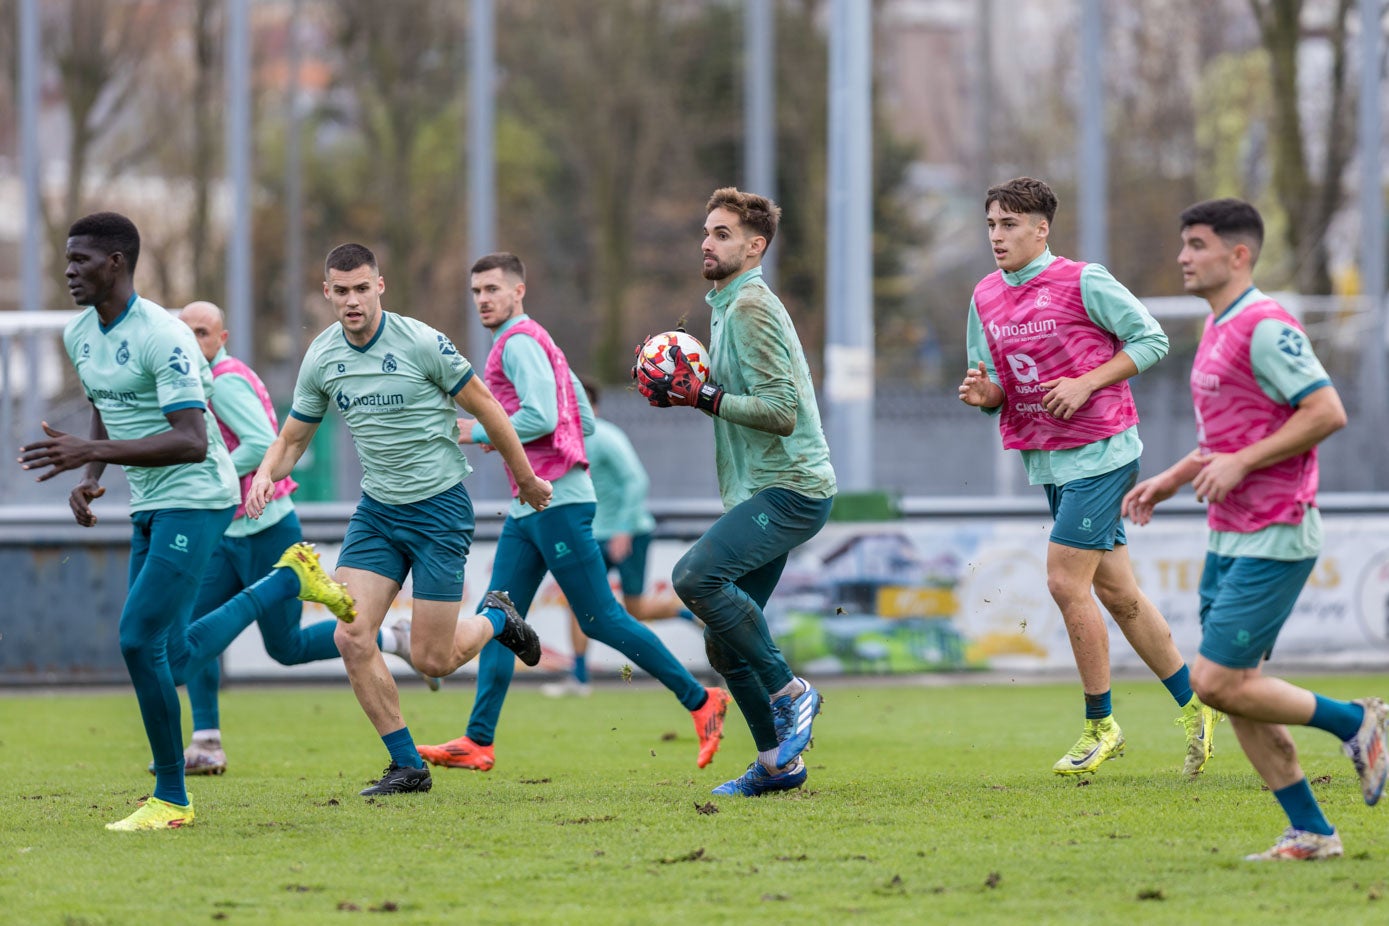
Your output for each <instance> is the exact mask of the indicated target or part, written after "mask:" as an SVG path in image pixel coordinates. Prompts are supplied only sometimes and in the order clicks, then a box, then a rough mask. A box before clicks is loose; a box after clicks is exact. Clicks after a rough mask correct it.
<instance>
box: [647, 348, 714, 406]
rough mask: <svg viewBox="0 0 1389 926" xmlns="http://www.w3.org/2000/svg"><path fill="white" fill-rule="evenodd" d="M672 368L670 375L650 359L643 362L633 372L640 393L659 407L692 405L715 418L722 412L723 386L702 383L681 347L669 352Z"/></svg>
mask: <svg viewBox="0 0 1389 926" xmlns="http://www.w3.org/2000/svg"><path fill="white" fill-rule="evenodd" d="M669 357H670V362H671V365H672V366H673V367H674V369H673V370H671V372H669V373H667V372H665V371H664V370H662V369H661V368H660V366H658V365H657V364H656V362H655V361H653V360H650V359H642V360H641V361H640V362H638V363H637V365H636V366H635V367H634V368H633V369H632V375H633V376H634V377H635V378H636V381H637V391H638V392H640V393H641V394H642V395H644V396H646V401H647V402H649V403H651V404H652V405H655V406H657V407H659V408H670V407H671V406H672V405H688V406H690V407H691V408H698V409H702V410H704V411H706V412H708V413H709V414H711V415H717V414H718V413H719V406H720V405H721V404H722V403H723V387H722V386H720V385H718V384H717V383H706V382H702V381H701V380H700V378H699V374H698V373H696V372H695V369H694V367H692V366H690V361H689V360H688V359H687V358H686V357H685V352H684V351H682V350H681V349H680V348H679V347H678V346H677V347H672V348H671V349H670V352H669Z"/></svg>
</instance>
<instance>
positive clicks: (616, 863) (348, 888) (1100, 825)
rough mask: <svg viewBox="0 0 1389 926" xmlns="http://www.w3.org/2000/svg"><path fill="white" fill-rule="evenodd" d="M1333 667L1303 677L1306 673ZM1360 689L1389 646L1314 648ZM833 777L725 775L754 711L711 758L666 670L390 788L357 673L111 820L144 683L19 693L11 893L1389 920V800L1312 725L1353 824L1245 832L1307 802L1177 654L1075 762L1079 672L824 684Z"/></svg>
mask: <svg viewBox="0 0 1389 926" xmlns="http://www.w3.org/2000/svg"><path fill="white" fill-rule="evenodd" d="M1305 683H1306V682H1305ZM1310 684H1311V685H1313V686H1314V687H1315V688H1316V689H1317V690H1321V691H1324V692H1326V693H1328V694H1332V695H1336V696H1341V697H1355V696H1360V695H1363V694H1367V693H1378V694H1381V695H1383V694H1386V693H1389V680H1386V679H1385V678H1383V677H1374V678H1354V677H1338V678H1330V679H1313V680H1310ZM404 689H405V690H404V693H403V696H402V698H403V702H404V708H405V712H406V718H407V721H408V723H409V724H410V728H411V730H412V732H414V734H415V736H416V738H417V739H418V740H421V741H424V742H437V741H442V740H444V739H447V738H449V737H451V736H455V735H458V734H460V733H461V732H462V729H463V724H464V722H465V717H466V713H467V710H468V708H469V707H470V705H471V696H472V692H471V686H470V685H469V684H467V683H459V684H453V685H451V686H447V687H445V689H444V691H443V692H441V693H439V694H431V693H429V692H427V691H425V690H424V689H423V688H422V687H417V686H416V685H415V684H412V683H405V685H404ZM825 694H826V698H827V701H826V707H825V713H824V714H823V715H822V717H821V719H820V721H819V722H818V723H817V725H816V734H817V737H816V738H817V743H816V746H815V748H814V749H812V750H811V751H810V752H809V753H807V761H808V763H809V766H810V780H809V782H808V784H807V787H806V788H805V789H804V790H802V791H799V792H792V793H789V794H785V795H777V796H771V797H766V798H761V799H757V800H748V799H735V798H727V797H719V798H714V797H712V796H711V795H710V794H709V788H710V787H712V786H713V785H715V784H718V783H719V782H721V781H723V780H724V779H726V778H729V777H733V776H734V775H736V774H738V773H739V772H741V770H742V768H743V767H744V766H745V765H746V763H747V762H748V761H750V760H751V758H752V755H753V753H752V744H751V740H750V738H749V737H748V734H747V730H746V727H745V726H744V724H743V723H742V719H741V717H740V716H738V715H737V714H736V711H735V712H732V713H731V714H730V723H729V726H728V736H727V738H726V739H725V741H724V747H723V750H722V751H721V752H720V753H719V755H718V757H717V758H716V760H715V762H714V764H713V765H712V766H711V767H710V768H708V769H704V770H696V769H695V767H694V755H695V738H694V731H693V727H692V725H691V724H690V722H689V719H688V715H686V714H685V713H684V712H683V711H681V710H680V709H679V707H678V705H677V704H676V703H675V701H674V700H673V699H672V698H671V697H670V696H669V695H667V694H666V693H665V692H664V691H662V690H660V689H656V688H653V687H650V686H648V685H646V684H640V683H639V684H634V685H629V686H624V685H621V684H617V685H615V686H614V687H610V688H604V689H600V690H599V691H598V692H597V693H595V694H594V696H593V697H592V698H590V699H588V700H584V701H577V700H569V701H549V700H546V699H544V698H542V697H541V696H540V695H539V694H538V693H537V692H536V691H535V690H534V689H533V688H529V687H526V686H524V685H522V684H520V683H518V684H517V686H515V687H514V688H513V691H512V695H511V697H510V699H509V700H508V704H507V708H506V712H505V714H504V716H503V724H502V729H501V738H500V740H499V742H498V762H497V767H496V768H495V769H494V770H493V771H491V772H489V773H486V774H479V773H475V772H459V771H448V770H438V769H436V770H435V784H434V790H433V792H432V793H430V794H428V795H412V796H404V797H396V798H392V799H385V800H377V801H368V800H365V799H363V798H360V797H358V796H357V791H358V790H359V789H360V788H361V787H363V786H364V784H365V783H366V781H367V780H368V779H369V778H372V777H375V776H376V773H378V772H379V771H380V769H381V767H382V766H384V765H385V763H386V758H385V752H384V749H383V748H382V747H381V745H380V741H379V740H378V739H377V738H376V736H375V734H374V733H373V732H372V730H371V729H370V727H369V725H368V724H367V722H366V720H365V718H364V717H363V716H362V714H361V712H360V710H359V709H358V707H357V704H356V702H355V700H354V699H353V697H352V693H351V691H350V690H349V689H348V688H347V686H346V685H345V684H344V685H343V686H342V687H340V688H338V687H333V688H327V687H325V688H279V689H254V688H235V689H232V690H229V691H227V692H226V693H225V694H224V696H223V701H222V723H223V734H224V739H225V742H226V745H227V747H228V753H229V758H230V765H229V772H228V774H227V775H226V776H224V777H221V778H203V779H198V778H194V779H191V780H190V793H191V795H192V797H193V801H194V804H195V807H196V810H197V814H198V817H197V825H195V826H193V827H190V828H187V829H184V830H179V831H176V832H168V833H150V834H118V833H110V832H107V831H106V830H105V829H104V828H103V824H104V823H106V822H108V821H110V820H115V819H118V818H120V817H122V816H125V815H126V814H127V813H128V812H129V811H130V810H131V809H132V807H133V805H134V802H135V801H136V800H137V799H138V798H140V797H141V796H143V795H145V794H147V793H149V789H150V787H151V782H152V779H151V778H150V777H149V776H148V775H146V773H145V772H144V767H145V764H146V763H147V762H148V760H149V755H148V749H147V746H146V745H145V741H144V736H143V732H142V729H141V727H140V726H139V720H138V715H137V712H136V707H135V700H134V696H133V694H130V693H114V694H105V693H99V694H93V693H86V692H83V691H81V690H75V691H70V692H61V693H57V694H39V693H33V692H9V693H0V790H2V791H3V803H4V808H5V809H4V820H3V825H0V859H3V864H0V922H4V923H14V924H64V926H76V924H99V923H101V924H108V923H109V924H127V923H129V924H146V923H159V924H182V923H257V924H261V923H287V924H288V923H292V924H312V923H354V922H365V923H392V924H406V923H464V924H474V923H476V924H484V923H486V924H494V923H562V924H571V923H595V924H625V923H652V924H665V923H698V924H719V923H735V922H736V923H787V924H797V926H799V924H819V923H844V922H871V923H954V922H969V923H972V924H987V923H1028V924H1045V923H1067V924H1088V923H1095V924H1101V923H1103V924H1113V923H1125V922H1128V923H1135V924H1139V923H1141V924H1149V923H1182V924H1200V923H1221V924H1244V923H1250V924H1255V923H1257V924H1263V923H1284V922H1311V921H1314V920H1315V921H1322V922H1327V923H1335V924H1357V923H1384V922H1389V897H1386V896H1384V895H1385V894H1386V893H1387V892H1389V867H1387V866H1386V864H1385V863H1386V860H1387V859H1389V807H1385V808H1376V809H1371V808H1367V807H1365V806H1364V804H1363V803H1362V801H1361V799H1360V793H1359V788H1358V786H1357V783H1356V779H1355V775H1354V772H1353V771H1352V770H1351V767H1350V764H1349V762H1348V761H1347V760H1346V759H1345V758H1343V757H1342V756H1341V755H1340V753H1339V750H1338V744H1337V743H1336V742H1335V741H1334V740H1333V739H1332V738H1331V737H1329V736H1327V735H1326V734H1323V733H1319V732H1317V731H1314V730H1297V731H1295V735H1296V736H1297V739H1298V743H1299V746H1300V748H1301V749H1302V751H1303V762H1304V767H1305V768H1306V770H1307V772H1308V776H1309V778H1311V779H1313V781H1314V784H1313V789H1314V791H1315V792H1316V794H1317V796H1318V797H1319V798H1320V799H1321V801H1322V802H1323V805H1324V806H1325V807H1326V810H1327V814H1328V816H1330V817H1331V819H1332V821H1333V822H1334V823H1336V824H1337V826H1338V827H1339V828H1340V830H1341V833H1342V837H1343V838H1344V840H1345V844H1346V856H1345V858H1343V859H1340V860H1337V861H1332V862H1324V863H1265V864H1252V863H1247V862H1244V861H1242V860H1241V859H1242V856H1243V855H1244V854H1246V853H1248V852H1254V851H1261V850H1263V849H1265V848H1267V847H1268V846H1269V845H1270V844H1271V843H1272V841H1273V839H1274V838H1275V837H1276V836H1277V835H1278V834H1279V833H1280V832H1281V831H1282V829H1283V826H1284V825H1285V821H1284V818H1283V816H1282V814H1281V813H1280V812H1279V810H1278V808H1277V805H1276V802H1275V801H1274V800H1273V798H1272V796H1271V795H1269V794H1268V793H1266V792H1262V791H1261V790H1260V786H1259V782H1258V780H1257V779H1256V777H1255V776H1254V774H1253V771H1252V770H1251V769H1250V767H1249V764H1248V762H1247V761H1246V760H1245V759H1244V757H1243V755H1242V754H1241V753H1240V752H1239V750H1238V747H1237V745H1236V744H1235V741H1234V738H1233V736H1232V735H1231V733H1230V730H1229V727H1228V725H1226V724H1222V725H1221V726H1220V727H1218V728H1217V739H1216V743H1217V754H1216V756H1215V757H1214V758H1213V759H1212V760H1211V764H1210V766H1209V767H1208V771H1207V773H1206V775H1205V776H1204V777H1203V778H1202V779H1201V780H1200V781H1198V782H1194V783H1185V782H1183V781H1182V780H1181V779H1180V776H1179V769H1180V764H1181V754H1182V745H1183V740H1182V733H1181V730H1180V728H1179V727H1176V726H1174V725H1173V723H1172V721H1173V718H1174V717H1175V716H1176V712H1175V709H1174V708H1173V705H1172V704H1171V701H1170V699H1169V698H1168V697H1167V695H1166V693H1165V692H1164V691H1163V690H1162V688H1161V686H1160V685H1158V684H1157V683H1156V682H1137V681H1135V682H1117V683H1116V685H1115V704H1116V718H1117V719H1118V720H1119V721H1120V723H1121V724H1122V725H1123V727H1124V731H1125V734H1126V736H1127V738H1128V743H1129V747H1128V752H1127V754H1126V755H1125V756H1124V757H1123V758H1121V759H1118V760H1115V761H1112V762H1109V763H1107V764H1106V765H1105V766H1104V767H1103V768H1102V769H1101V771H1100V773H1099V774H1098V775H1096V776H1095V777H1094V778H1093V779H1088V780H1077V779H1067V778H1060V777H1058V776H1054V775H1052V773H1051V771H1050V767H1051V763H1052V762H1053V761H1055V759H1056V758H1057V757H1058V756H1059V755H1060V754H1061V753H1062V752H1063V751H1065V749H1066V748H1067V747H1068V746H1069V745H1070V744H1071V742H1072V741H1073V739H1074V738H1075V736H1076V735H1078V733H1079V729H1080V719H1079V718H1080V710H1081V708H1080V695H1079V689H1078V687H1077V686H1076V685H1074V684H1066V685H1030V684H1021V683H1013V682H1011V681H1008V680H1002V681H999V682H995V683H990V684H970V685H961V686H956V687H938V686H923V685H908V684H903V685H893V686H888V685H885V684H859V685H855V684H853V683H851V682H841V683H833V684H829V685H826V686H825Z"/></svg>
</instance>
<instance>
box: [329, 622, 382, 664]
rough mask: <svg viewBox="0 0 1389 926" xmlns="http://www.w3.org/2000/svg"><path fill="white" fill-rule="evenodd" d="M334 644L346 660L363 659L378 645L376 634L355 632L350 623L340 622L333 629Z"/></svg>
mask: <svg viewBox="0 0 1389 926" xmlns="http://www.w3.org/2000/svg"><path fill="white" fill-rule="evenodd" d="M333 644H334V645H335V646H337V648H338V652H339V653H341V654H342V658H343V659H344V660H345V661H349V662H350V661H352V660H356V659H361V658H363V657H365V656H367V655H369V654H370V653H371V651H372V649H374V648H375V646H376V635H375V634H372V635H370V636H368V635H366V634H365V633H357V632H354V631H353V630H352V628H351V626H350V625H348V624H338V626H337V629H335V630H334V631H333Z"/></svg>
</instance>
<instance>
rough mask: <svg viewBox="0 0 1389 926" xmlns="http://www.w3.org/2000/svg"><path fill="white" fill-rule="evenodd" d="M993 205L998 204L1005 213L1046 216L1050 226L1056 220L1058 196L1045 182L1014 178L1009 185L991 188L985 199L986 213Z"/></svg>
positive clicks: (1031, 178) (1001, 184)
mask: <svg viewBox="0 0 1389 926" xmlns="http://www.w3.org/2000/svg"><path fill="white" fill-rule="evenodd" d="M993 203H998V205H999V208H1001V209H1002V210H1003V211H1004V212H1014V213H1017V214H1018V215H1040V216H1044V217H1045V218H1046V220H1047V223H1048V224H1050V223H1051V221H1052V220H1053V219H1055V218H1056V205H1057V203H1056V194H1055V193H1053V192H1052V191H1051V187H1049V186H1047V184H1046V182H1045V181H1042V180H1037V179H1035V178H1033V177H1014V178H1013V179H1012V180H1009V181H1008V182H1007V183H1000V184H998V185H997V186H991V187H989V192H988V194H987V195H986V196H985V197H984V211H985V212H988V211H989V206H990V205H991V204H993Z"/></svg>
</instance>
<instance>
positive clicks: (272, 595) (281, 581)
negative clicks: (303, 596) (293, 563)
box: [249, 566, 299, 609]
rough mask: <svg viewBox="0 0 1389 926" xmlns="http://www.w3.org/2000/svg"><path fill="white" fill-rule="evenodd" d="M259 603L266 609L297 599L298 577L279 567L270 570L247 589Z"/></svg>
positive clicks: (290, 571) (288, 569)
mask: <svg viewBox="0 0 1389 926" xmlns="http://www.w3.org/2000/svg"><path fill="white" fill-rule="evenodd" d="M249 591H250V592H251V594H252V595H254V596H256V598H257V599H258V600H259V601H260V603H261V607H262V608H265V609H268V608H269V607H271V606H273V605H277V604H279V603H280V602H281V601H288V600H289V599H291V598H298V597H299V576H298V575H297V574H296V573H295V571H294V570H293V569H290V568H288V567H286V566H281V567H280V568H279V569H272V570H270V574H269V575H268V576H266V577H265V578H263V579H261V580H260V581H259V582H257V583H256V584H254V585H252V586H251V587H250V589H249Z"/></svg>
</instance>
